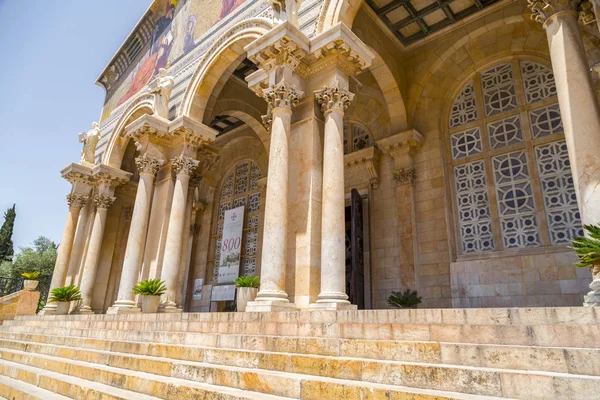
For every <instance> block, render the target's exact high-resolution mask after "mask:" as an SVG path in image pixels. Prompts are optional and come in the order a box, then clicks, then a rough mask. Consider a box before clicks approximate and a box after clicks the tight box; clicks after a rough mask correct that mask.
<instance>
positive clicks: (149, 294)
mask: <svg viewBox="0 0 600 400" xmlns="http://www.w3.org/2000/svg"><path fill="white" fill-rule="evenodd" d="M166 291H167V287H166V286H165V282H164V281H161V280H160V279H148V280H145V281H141V282H139V283H138V284H137V285H135V286H134V287H133V292H134V293H135V294H139V295H140V296H142V312H143V313H155V312H157V311H158V306H159V305H160V296H162V295H163V294H164V293H165V292H166Z"/></svg>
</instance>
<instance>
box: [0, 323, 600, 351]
mask: <svg viewBox="0 0 600 400" xmlns="http://www.w3.org/2000/svg"><path fill="white" fill-rule="evenodd" d="M9 322H11V321H9ZM21 322H25V321H21ZM26 322H29V323H28V324H16V323H12V324H6V325H2V326H1V327H0V331H5V332H16V333H32V334H35V333H50V334H53V335H65V336H77V337H96V338H110V339H114V340H134V341H136V340H142V341H160V338H161V337H169V336H170V337H173V338H178V339H177V340H182V341H181V342H180V343H186V340H188V339H187V338H189V340H191V338H193V340H194V341H191V342H188V343H197V342H196V341H195V340H197V339H198V338H199V337H200V336H204V337H208V336H207V335H212V336H219V335H225V334H226V335H227V336H229V335H246V336H247V335H251V336H254V337H258V336H280V337H305V338H317V340H324V339H359V340H393V341H424V342H440V343H472V344H497V345H517V346H546V347H581V348H589V347H593V348H597V347H599V346H600V344H599V343H598V340H597V338H598V337H600V326H598V325H590V326H585V325H566V324H557V325H538V326H511V325H504V326H496V325H465V326H458V325H398V326H396V327H395V328H394V330H392V331H390V330H388V329H387V328H386V329H383V328H381V327H380V328H379V329H377V328H376V327H373V329H374V330H372V331H370V330H368V327H367V326H362V325H360V324H354V325H353V326H352V327H350V326H344V327H342V328H341V329H339V328H340V327H339V326H337V327H335V326H332V325H328V326H322V327H321V328H320V329H309V330H308V331H307V332H304V331H302V330H298V329H295V330H294V329H290V330H287V331H286V330H285V329H271V330H268V329H265V330H263V331H258V332H256V330H255V329H244V328H243V327H237V328H233V329H226V328H225V327H223V328H222V329H217V332H214V331H213V330H210V329H207V330H203V328H204V327H203V326H197V325H193V324H192V323H189V324H188V323H180V324H179V325H178V326H168V324H166V323H161V325H160V326H153V325H149V323H142V324H141V326H140V324H138V323H135V322H129V323H125V322H119V323H118V324H119V326H112V325H111V326H110V327H109V328H106V327H105V328H102V327H101V326H97V327H93V328H89V327H88V328H78V327H72V322H73V321H62V322H61V321H44V325H40V324H39V323H37V322H39V321H34V320H31V321H26ZM46 323H48V325H46ZM224 325H225V324H224ZM161 328H169V329H166V330H163V329H161ZM231 331H233V332H231Z"/></svg>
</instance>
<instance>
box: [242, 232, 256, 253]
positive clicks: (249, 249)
mask: <svg viewBox="0 0 600 400" xmlns="http://www.w3.org/2000/svg"><path fill="white" fill-rule="evenodd" d="M257 246H258V231H257V230H256V229H254V230H250V231H247V232H246V248H245V254H246V255H252V254H256V248H257Z"/></svg>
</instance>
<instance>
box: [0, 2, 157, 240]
mask: <svg viewBox="0 0 600 400" xmlns="http://www.w3.org/2000/svg"><path fill="white" fill-rule="evenodd" d="M150 3H151V0H62V1H58V0H30V1H27V2H26V3H25V2H20V1H16V0H12V1H9V0H0V49H2V53H1V56H0V60H2V66H1V67H0V173H1V178H0V212H1V214H2V215H0V224H1V223H2V222H3V220H4V219H3V214H4V211H5V210H6V209H7V208H8V207H10V206H12V204H13V203H16V205H17V219H16V224H15V233H14V236H13V241H14V243H15V250H16V249H17V248H18V247H19V246H28V245H30V244H31V242H32V241H33V240H34V239H35V238H36V237H38V236H40V235H43V236H47V237H49V238H50V239H52V240H54V241H55V242H57V243H58V242H59V241H60V238H61V235H62V230H63V227H64V223H65V218H66V215H67V203H66V200H65V196H66V195H67V194H68V193H69V190H70V184H69V183H68V182H66V181H65V180H63V179H62V178H61V177H60V170H61V169H62V168H64V167H65V166H67V165H68V164H69V163H71V162H76V161H78V160H79V155H80V151H81V145H80V143H78V141H77V134H78V133H79V132H82V131H86V130H88V129H89V128H90V127H91V123H92V122H93V121H97V120H98V119H99V117H100V112H101V108H102V103H103V100H104V89H102V88H101V87H100V86H96V85H95V81H96V78H97V77H98V75H99V74H100V72H102V70H103V69H104V67H105V66H106V64H107V63H108V61H109V60H110V59H111V57H112V56H113V54H114V53H115V52H116V51H117V49H118V48H119V46H120V45H121V43H122V42H123V41H124V40H125V38H126V37H127V35H128V34H129V32H130V31H131V30H132V29H133V27H134V25H135V24H136V23H137V21H138V20H139V18H140V17H141V16H142V15H143V13H144V11H145V10H146V9H147V8H148V6H149V5H150Z"/></svg>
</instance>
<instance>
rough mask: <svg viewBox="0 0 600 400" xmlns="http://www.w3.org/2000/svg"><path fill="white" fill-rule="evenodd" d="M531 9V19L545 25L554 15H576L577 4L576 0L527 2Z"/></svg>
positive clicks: (530, 0) (532, 0)
mask: <svg viewBox="0 0 600 400" xmlns="http://www.w3.org/2000/svg"><path fill="white" fill-rule="evenodd" d="M527 3H528V4H527V5H528V6H529V8H530V9H531V12H532V14H531V19H533V20H534V21H536V22H538V23H540V24H542V25H544V24H545V23H546V21H548V19H549V18H550V17H552V16H553V15H556V14H558V13H561V12H572V13H574V14H576V12H577V4H576V3H575V1H574V0H527Z"/></svg>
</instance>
